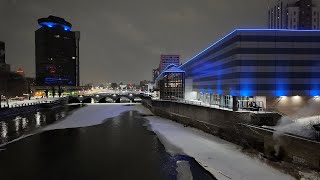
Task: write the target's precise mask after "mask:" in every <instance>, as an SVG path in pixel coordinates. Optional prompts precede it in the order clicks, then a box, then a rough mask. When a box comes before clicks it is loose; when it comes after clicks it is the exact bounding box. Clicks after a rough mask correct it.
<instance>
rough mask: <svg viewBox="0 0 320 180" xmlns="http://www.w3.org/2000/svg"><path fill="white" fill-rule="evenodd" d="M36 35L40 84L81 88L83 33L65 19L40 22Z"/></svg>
mask: <svg viewBox="0 0 320 180" xmlns="http://www.w3.org/2000/svg"><path fill="white" fill-rule="evenodd" d="M38 23H39V25H40V28H39V29H38V30H37V31H36V32H35V38H36V39H35V44H36V84H37V85H38V86H56V85H62V86H79V83H80V80H79V40H80V33H79V32H73V31H71V27H72V25H71V24H70V23H69V22H67V21H65V20H64V19H62V18H59V17H55V16H49V17H48V18H42V19H39V20H38Z"/></svg>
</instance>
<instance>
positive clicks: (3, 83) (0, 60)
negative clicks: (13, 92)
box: [0, 41, 10, 96]
mask: <svg viewBox="0 0 320 180" xmlns="http://www.w3.org/2000/svg"><path fill="white" fill-rule="evenodd" d="M5 50H6V49H5V43H4V42H2V41H0V96H1V95H5V94H6V92H7V89H8V87H7V86H8V84H7V83H8V79H9V73H10V65H9V64H6V58H5V57H6V53H5V52H6V51H5Z"/></svg>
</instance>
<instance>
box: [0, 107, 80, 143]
mask: <svg viewBox="0 0 320 180" xmlns="http://www.w3.org/2000/svg"><path fill="white" fill-rule="evenodd" d="M81 106H82V105H70V106H60V107H56V108H51V109H41V110H39V111H36V112H28V113H24V114H21V115H19V116H7V117H0V144H3V143H6V142H8V141H11V140H13V139H16V138H18V137H20V136H22V135H24V134H27V133H29V132H34V131H35V130H37V129H40V128H41V127H43V126H47V125H49V124H52V123H55V122H56V121H59V120H62V119H63V118H64V117H66V116H67V115H69V114H70V112H72V111H73V110H75V109H78V108H80V107H81Z"/></svg>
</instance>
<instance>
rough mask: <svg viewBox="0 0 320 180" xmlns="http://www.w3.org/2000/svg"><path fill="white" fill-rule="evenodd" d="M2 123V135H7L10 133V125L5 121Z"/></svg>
mask: <svg viewBox="0 0 320 180" xmlns="http://www.w3.org/2000/svg"><path fill="white" fill-rule="evenodd" d="M0 123H1V137H2V138H4V137H7V133H8V127H7V125H6V123H5V122H0Z"/></svg>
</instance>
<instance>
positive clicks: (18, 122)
mask: <svg viewBox="0 0 320 180" xmlns="http://www.w3.org/2000/svg"><path fill="white" fill-rule="evenodd" d="M20 119H21V117H19V116H18V117H16V118H15V119H14V126H15V128H16V132H18V131H19V129H20Z"/></svg>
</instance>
